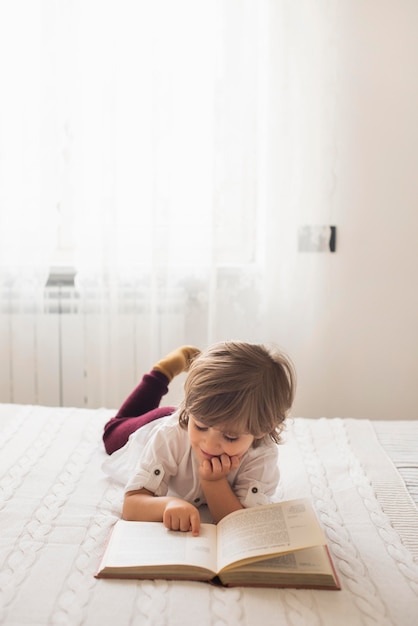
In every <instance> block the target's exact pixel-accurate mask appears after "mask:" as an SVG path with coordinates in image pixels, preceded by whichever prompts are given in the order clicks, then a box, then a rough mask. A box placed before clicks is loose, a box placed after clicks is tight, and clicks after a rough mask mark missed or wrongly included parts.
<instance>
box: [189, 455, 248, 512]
mask: <svg viewBox="0 0 418 626" xmlns="http://www.w3.org/2000/svg"><path fill="white" fill-rule="evenodd" d="M239 464H240V459H239V458H238V457H237V456H233V457H229V456H228V455H227V454H222V456H220V457H214V458H213V459H211V460H210V461H209V460H207V459H206V460H204V461H203V463H202V465H201V466H200V468H199V475H200V484H201V487H202V489H203V492H204V494H205V498H206V502H207V505H208V507H209V510H210V512H211V514H212V517H213V519H214V521H215V522H216V523H218V522H219V521H220V520H221V519H222V518H223V517H225V516H226V515H228V514H229V513H232V512H233V511H238V510H239V509H243V508H244V507H243V506H242V504H241V502H240V500H239V499H238V498H237V496H236V495H235V493H234V492H233V490H232V488H231V485H230V484H229V482H228V480H227V478H226V477H227V475H228V474H229V472H231V471H232V470H236V469H237V468H238V466H239Z"/></svg>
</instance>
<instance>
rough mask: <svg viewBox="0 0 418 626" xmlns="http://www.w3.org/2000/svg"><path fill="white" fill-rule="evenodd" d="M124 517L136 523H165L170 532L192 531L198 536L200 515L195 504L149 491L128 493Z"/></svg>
mask: <svg viewBox="0 0 418 626" xmlns="http://www.w3.org/2000/svg"><path fill="white" fill-rule="evenodd" d="M122 517H123V519H125V520H129V521H136V522H163V523H164V526H165V527H166V528H169V529H170V530H181V531H184V532H186V531H189V530H191V531H192V534H193V535H198V534H199V530H200V514H199V511H198V510H197V508H196V507H195V506H193V504H190V503H189V502H186V501H185V500H181V498H173V497H170V496H154V494H153V493H152V492H151V491H148V490H147V489H139V490H138V491H128V492H127V493H126V494H125V499H124V502H123V510H122Z"/></svg>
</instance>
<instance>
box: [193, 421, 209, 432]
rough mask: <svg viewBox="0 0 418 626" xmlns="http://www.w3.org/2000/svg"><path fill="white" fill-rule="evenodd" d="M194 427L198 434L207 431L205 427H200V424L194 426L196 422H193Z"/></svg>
mask: <svg viewBox="0 0 418 626" xmlns="http://www.w3.org/2000/svg"><path fill="white" fill-rule="evenodd" d="M194 427H195V428H196V430H198V431H200V432H204V431H205V430H207V429H208V427H207V426H200V424H196V422H194Z"/></svg>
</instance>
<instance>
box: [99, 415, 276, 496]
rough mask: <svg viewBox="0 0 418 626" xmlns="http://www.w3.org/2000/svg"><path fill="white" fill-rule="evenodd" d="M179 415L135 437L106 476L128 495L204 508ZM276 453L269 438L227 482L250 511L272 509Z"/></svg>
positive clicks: (195, 462)
mask: <svg viewBox="0 0 418 626" xmlns="http://www.w3.org/2000/svg"><path fill="white" fill-rule="evenodd" d="M178 418H179V412H178V411H176V412H175V413H173V414H172V415H170V416H168V417H163V418H161V419H158V420H155V421H154V422H151V423H150V424H147V425H146V426H143V427H142V428H140V429H139V430H137V431H136V432H134V433H132V435H131V436H130V437H129V440H128V442H127V443H126V444H125V445H124V446H123V448H121V449H120V450H117V451H116V452H114V453H113V454H112V455H111V456H109V457H108V458H107V459H106V461H104V463H103V470H104V472H105V473H106V474H107V475H108V476H110V477H112V478H113V479H115V480H117V481H118V482H120V483H121V484H124V485H125V492H127V491H135V490H137V489H143V488H145V489H148V490H149V491H151V492H152V493H154V494H155V495H156V496H165V495H170V496H177V497H180V498H182V499H183V500H186V501H188V502H190V503H192V504H194V505H195V506H201V505H202V504H206V500H205V496H204V493H203V490H202V488H201V487H200V481H199V474H198V468H199V462H198V460H197V459H196V457H195V454H194V453H193V450H192V448H191V446H190V442H189V436H188V433H187V430H186V429H184V428H182V427H181V426H180V425H179V421H178ZM277 457H278V447H277V444H276V443H274V442H273V441H271V439H269V438H268V437H266V438H265V439H263V440H262V441H261V443H260V444H259V445H258V446H257V448H254V447H252V446H251V447H250V448H249V450H248V451H247V452H246V453H245V454H244V456H243V457H242V460H241V463H240V466H239V468H238V469H237V470H235V471H233V472H230V473H229V474H228V476H227V479H228V482H229V484H230V485H231V487H232V489H233V491H234V493H235V495H236V496H237V497H238V499H239V500H240V502H241V504H242V505H243V506H244V507H246V508H248V507H251V506H257V505H259V504H268V503H269V502H270V501H271V498H272V496H273V495H274V493H275V491H276V488H277V483H278V481H279V469H278V464H277Z"/></svg>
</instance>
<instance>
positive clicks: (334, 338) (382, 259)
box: [285, 0, 418, 419]
mask: <svg viewBox="0 0 418 626" xmlns="http://www.w3.org/2000/svg"><path fill="white" fill-rule="evenodd" d="M345 6H346V9H347V13H346V14H345V15H344V16H342V19H341V24H340V27H341V38H340V42H339V45H340V46H341V50H342V52H343V62H342V65H341V68H340V75H339V86H340V88H339V101H338V128H339V138H338V155H339V157H338V183H337V202H336V210H335V220H334V221H335V223H336V225H337V229H338V234H337V252H336V254H325V255H320V254H316V255H315V253H311V254H299V255H298V260H297V264H298V268H297V273H296V279H297V280H299V281H300V290H301V293H302V294H306V298H305V300H304V298H303V296H301V300H300V301H299V302H298V303H297V304H298V306H301V307H302V308H305V311H304V316H305V321H306V323H305V324H303V323H301V315H300V314H299V315H298V314H296V315H295V317H294V319H293V322H290V323H289V327H288V328H287V333H288V335H287V340H286V342H285V343H286V347H287V348H288V351H289V352H290V354H291V356H292V357H293V359H294V361H295V364H296V366H297V370H298V377H299V387H298V394H297V399H296V403H295V407H294V411H293V414H294V415H303V416H306V417H319V416H322V415H325V416H328V417H331V416H341V417H350V416H351V417H359V418H363V417H365V418H371V419H417V418H418V402H417V395H418V394H417V388H418V246H417V236H418V2H416V0H349V1H348V0H347V2H345ZM318 257H321V258H318ZM312 264H322V266H323V270H324V273H323V283H322V284H320V285H318V284H316V285H315V293H314V294H313V296H314V300H315V302H314V304H313V303H312V287H311V286H310V284H309V275H310V274H309V271H310V270H309V268H310V267H312Z"/></svg>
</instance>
